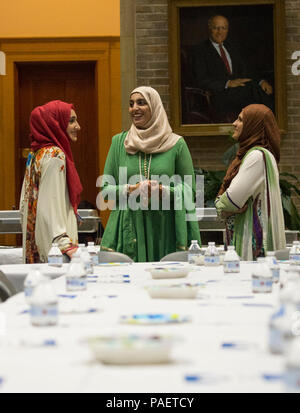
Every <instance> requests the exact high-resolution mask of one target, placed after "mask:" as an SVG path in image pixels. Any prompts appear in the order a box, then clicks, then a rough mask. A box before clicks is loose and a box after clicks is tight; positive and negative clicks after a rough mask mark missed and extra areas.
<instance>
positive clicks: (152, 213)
mask: <svg viewBox="0 0 300 413" xmlns="http://www.w3.org/2000/svg"><path fill="white" fill-rule="evenodd" d="M126 135H127V132H123V133H121V134H118V135H116V136H114V137H113V139H112V144H111V147H110V150H109V153H108V156H107V159H106V163H105V168H104V175H105V176H112V177H113V178H114V180H115V185H114V184H113V183H111V182H104V181H103V185H102V186H101V188H102V195H103V198H104V199H105V200H107V199H110V200H114V199H115V200H116V202H115V207H114V209H113V210H112V211H111V213H110V217H109V220H108V222H107V225H106V228H105V231H104V234H103V238H102V242H101V249H102V250H110V251H118V252H122V253H124V254H126V255H128V256H129V257H131V258H132V259H133V260H134V261H138V262H147V261H159V260H160V259H161V258H162V257H164V256H165V255H167V254H169V253H171V252H174V251H180V250H187V249H188V247H189V246H190V243H191V240H198V242H199V244H200V232H199V226H198V221H197V220H196V214H195V207H194V205H192V206H191V205H188V206H185V205H187V203H186V204H185V200H186V199H187V198H188V195H190V196H191V197H192V199H193V201H194V198H195V177H194V170H193V163H192V159H191V155H190V152H189V150H188V147H187V145H186V143H185V141H184V139H183V138H180V139H179V140H178V141H177V143H176V144H175V145H174V146H173V147H172V148H171V149H170V150H168V151H167V152H163V153H156V154H155V153H154V154H152V155H147V154H145V153H141V152H138V153H136V154H135V155H130V154H128V153H127V152H126V150H125V147H124V140H125V138H126ZM120 167H123V168H125V169H124V170H125V171H126V174H127V180H126V181H125V182H120V178H119V168H120ZM135 175H137V176H138V177H140V175H143V177H142V179H146V178H148V177H149V179H156V180H158V179H157V177H156V178H155V177H154V175H155V176H156V175H157V176H162V175H165V176H167V177H173V176H174V175H178V176H179V177H180V178H181V183H180V182H179V183H175V184H174V185H173V184H172V183H171V184H170V185H168V191H169V192H170V199H171V200H170V208H169V210H165V209H164V208H162V201H161V200H160V202H159V205H158V208H156V210H153V209H151V208H150V205H149V206H148V207H147V209H143V208H138V209H136V210H133V208H132V207H129V205H127V203H126V205H125V207H124V205H121V204H120V202H119V195H120V196H122V195H123V198H124V196H125V199H127V198H126V197H127V195H124V194H125V193H126V190H127V183H128V182H129V179H130V178H131V177H133V176H135ZM184 176H189V177H190V183H191V184H190V185H189V182H186V181H184ZM137 181H139V179H138V180H137ZM137 181H134V182H130V183H132V184H133V183H135V182H137ZM161 183H164V182H163V180H162V181H161ZM131 195H132V194H131ZM129 198H130V196H129ZM138 200H139V198H137V203H138ZM175 204H176V205H177V206H176V208H174V205H175ZM178 205H180V208H178ZM188 218H189V219H190V220H188Z"/></svg>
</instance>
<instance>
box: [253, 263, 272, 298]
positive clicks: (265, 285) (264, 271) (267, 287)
mask: <svg viewBox="0 0 300 413" xmlns="http://www.w3.org/2000/svg"><path fill="white" fill-rule="evenodd" d="M272 287H273V276H272V273H271V270H270V268H269V266H268V264H267V263H266V261H265V258H263V257H259V258H257V264H256V265H255V269H254V270H253V272H252V292H253V293H270V292H272Z"/></svg>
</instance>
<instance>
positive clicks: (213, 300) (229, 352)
mask: <svg viewBox="0 0 300 413" xmlns="http://www.w3.org/2000/svg"><path fill="white" fill-rule="evenodd" d="M166 264H167V263H159V264H158V263H135V264H126V265H124V264H123V265H120V266H118V265H113V264H112V265H111V266H109V265H107V266H105V265H99V266H97V267H95V269H94V274H93V276H91V277H89V278H88V281H89V282H88V286H87V287H88V288H87V290H86V291H81V292H69V291H66V280H65V275H61V276H59V277H58V278H56V279H54V280H52V281H51V283H52V285H53V287H54V288H55V291H56V293H57V295H58V298H59V308H60V314H59V322H58V325H56V326H50V327H34V326H32V325H31V323H30V315H29V312H28V308H29V307H28V304H27V303H26V301H25V297H24V293H23V292H20V293H18V294H16V295H14V296H13V297H11V298H10V299H8V300H7V301H5V302H4V303H2V304H0V393H15V392H21V393H27V392H34V393H39V392H48V393H53V392H59V393H61V392H68V393H93V392H97V393H126V392H129V393H150V392H152V393H156V392H160V393H204V392H206V393H207V392H208V393H211V392H285V391H286V389H285V387H284V383H283V381H282V375H283V373H284V369H285V357H284V356H281V355H273V354H271V353H270V351H269V348H268V321H269V318H270V315H271V314H272V313H273V312H274V310H275V309H276V306H277V304H278V291H279V285H278V284H274V285H273V291H272V293H269V294H267V293H265V294H253V293H252V289H251V273H252V270H253V268H254V267H255V265H257V264H255V263H246V262H242V263H241V272H240V273H239V274H224V273H223V269H222V267H221V266H219V267H210V268H208V267H203V266H199V267H193V270H192V271H191V272H190V273H189V275H188V277H187V278H181V279H177V280H153V279H152V277H151V275H150V273H149V272H148V271H146V269H147V268H149V267H153V266H155V265H160V266H161V265H166ZM174 265H177V264H174ZM282 265H284V264H282ZM6 267H8V266H6ZM14 267H17V266H16V265H15V266H14ZM47 267H48V266H47V264H43V265H42V270H45V272H47V271H46V269H47ZM24 268H25V269H28V268H29V267H28V266H24V265H22V264H21V265H20V270H19V273H20V272H22V271H23V272H24ZM64 268H67V265H66V266H64ZM0 269H1V266H0ZM21 269H22V271H21ZM111 273H114V274H117V273H118V274H129V275H130V277H131V282H130V283H104V282H99V279H100V278H101V277H102V275H103V274H111ZM171 281H173V282H179V283H180V282H194V281H197V282H201V283H203V285H202V287H201V288H200V290H199V294H198V296H197V298H195V299H156V298H151V297H150V296H149V294H148V292H147V290H146V289H145V286H146V285H153V284H157V285H158V284H164V283H168V284H169V283H170V282H171ZM70 303H71V304H70ZM80 308H81V309H82V313H80ZM89 308H90V309H91V308H93V309H94V310H93V311H92V312H90V311H89V310H88V309H89ZM66 309H67V310H66ZM72 309H73V310H72ZM157 312H159V313H165V312H169V313H173V314H179V315H184V316H185V315H188V316H190V317H191V319H190V321H189V322H185V323H178V324H164V325H127V324H122V323H120V317H121V316H122V315H124V314H125V315H126V314H132V313H157ZM110 333H112V334H116V333H133V334H153V335H161V334H167V335H170V336H174V337H175V338H176V340H175V342H174V345H173V349H172V361H171V362H170V363H166V364H159V365H155V364H151V365H128V366H120V365H109V364H103V363H101V362H99V361H97V360H96V359H95V358H94V355H93V354H92V352H91V350H90V348H89V346H88V344H87V342H86V339H87V338H88V337H93V336H98V335H103V334H110ZM49 340H50V342H52V343H54V345H50V346H49V345H43V343H45V342H48V343H49ZM191 377H192V379H189V378H191Z"/></svg>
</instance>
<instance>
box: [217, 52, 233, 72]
mask: <svg viewBox="0 0 300 413" xmlns="http://www.w3.org/2000/svg"><path fill="white" fill-rule="evenodd" d="M219 47H220V52H221V57H222V60H223V62H224V64H225V66H226V69H227V72H228V73H229V74H230V75H231V69H230V65H229V62H228V59H227V57H226V54H225V51H224V49H223V47H222V45H221V44H219Z"/></svg>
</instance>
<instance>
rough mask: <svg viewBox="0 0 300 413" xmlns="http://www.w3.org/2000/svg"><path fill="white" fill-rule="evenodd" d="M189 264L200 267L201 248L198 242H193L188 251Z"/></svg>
mask: <svg viewBox="0 0 300 413" xmlns="http://www.w3.org/2000/svg"><path fill="white" fill-rule="evenodd" d="M188 262H189V264H192V265H200V262H201V248H200V247H199V244H198V241H197V240H193V241H192V243H191V245H190V248H189V251H188Z"/></svg>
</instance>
